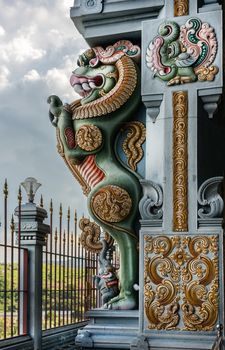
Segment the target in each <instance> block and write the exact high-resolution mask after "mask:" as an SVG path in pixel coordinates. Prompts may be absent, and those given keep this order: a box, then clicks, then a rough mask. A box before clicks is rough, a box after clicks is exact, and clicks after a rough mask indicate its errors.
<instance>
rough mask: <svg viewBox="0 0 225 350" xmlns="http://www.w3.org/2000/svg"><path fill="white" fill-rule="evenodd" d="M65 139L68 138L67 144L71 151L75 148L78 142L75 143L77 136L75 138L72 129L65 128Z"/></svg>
mask: <svg viewBox="0 0 225 350" xmlns="http://www.w3.org/2000/svg"><path fill="white" fill-rule="evenodd" d="M64 133H65V137H66V142H67V145H68V147H69V148H70V149H72V148H75V146H76V142H75V136H74V131H73V129H72V128H69V127H67V128H65V130H64Z"/></svg>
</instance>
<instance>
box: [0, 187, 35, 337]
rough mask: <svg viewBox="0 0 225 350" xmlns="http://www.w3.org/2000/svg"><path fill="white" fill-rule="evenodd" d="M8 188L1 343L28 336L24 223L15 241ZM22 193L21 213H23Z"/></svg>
mask: <svg viewBox="0 0 225 350" xmlns="http://www.w3.org/2000/svg"><path fill="white" fill-rule="evenodd" d="M8 194H9V193H8V184H7V181H5V184H4V188H3V206H2V208H3V210H2V211H1V212H2V217H3V221H2V223H1V231H0V340H1V339H6V338H12V337H15V336H18V335H25V334H26V332H27V257H28V256H27V250H26V249H23V248H21V247H20V219H19V221H18V237H15V225H14V217H13V216H12V217H11V222H10V225H9V222H8V221H9V220H8ZM21 201H22V196H21V189H19V192H18V210H19V212H20V210H21Z"/></svg>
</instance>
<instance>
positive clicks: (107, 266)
mask: <svg viewBox="0 0 225 350" xmlns="http://www.w3.org/2000/svg"><path fill="white" fill-rule="evenodd" d="M102 246H103V247H102V250H101V252H100V254H99V267H100V268H99V273H98V275H96V276H94V281H95V285H96V288H98V289H99V290H100V293H101V297H102V307H103V308H108V304H107V303H108V302H109V301H110V300H111V299H112V298H114V297H116V296H117V295H118V294H119V281H118V278H117V275H116V269H115V267H113V266H112V264H111V262H110V260H109V259H107V258H106V255H107V251H108V249H109V246H108V243H107V242H106V240H104V239H103V240H102Z"/></svg>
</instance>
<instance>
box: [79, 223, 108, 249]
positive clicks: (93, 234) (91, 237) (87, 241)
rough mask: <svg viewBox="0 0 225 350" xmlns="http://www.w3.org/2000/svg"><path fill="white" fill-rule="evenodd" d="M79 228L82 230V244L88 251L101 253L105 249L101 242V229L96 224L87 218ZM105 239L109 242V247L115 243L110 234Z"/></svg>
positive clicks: (106, 234)
mask: <svg viewBox="0 0 225 350" xmlns="http://www.w3.org/2000/svg"><path fill="white" fill-rule="evenodd" d="M79 228H80V229H81V234H80V244H81V245H82V246H83V247H84V248H85V249H86V250H87V251H90V252H92V253H99V252H100V251H101V250H102V247H103V245H102V242H101V240H100V236H101V229H100V227H99V226H98V225H97V224H96V223H95V222H91V221H90V220H89V219H87V218H82V219H80V221H79ZM104 239H105V240H106V241H107V243H108V245H109V247H111V246H112V244H113V242H114V240H113V238H112V237H111V236H110V235H109V234H108V233H105V237H104Z"/></svg>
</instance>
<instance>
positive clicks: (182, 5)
mask: <svg viewBox="0 0 225 350" xmlns="http://www.w3.org/2000/svg"><path fill="white" fill-rule="evenodd" d="M188 15H189V0H174V17H178V16H188Z"/></svg>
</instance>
